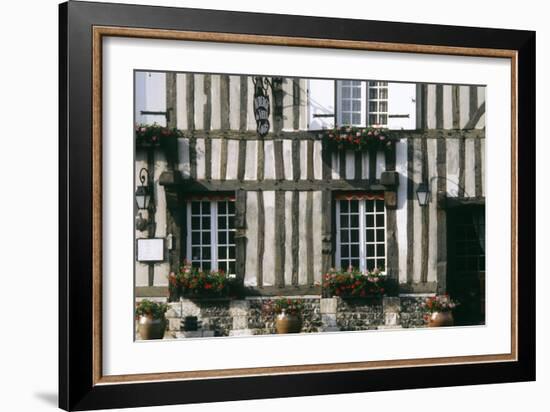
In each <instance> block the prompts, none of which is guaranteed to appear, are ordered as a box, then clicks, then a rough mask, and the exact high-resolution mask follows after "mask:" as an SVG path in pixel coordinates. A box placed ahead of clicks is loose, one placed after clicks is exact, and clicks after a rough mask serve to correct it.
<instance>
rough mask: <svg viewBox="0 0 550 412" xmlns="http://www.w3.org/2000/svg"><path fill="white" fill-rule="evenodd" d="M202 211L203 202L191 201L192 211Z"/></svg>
mask: <svg viewBox="0 0 550 412" xmlns="http://www.w3.org/2000/svg"><path fill="white" fill-rule="evenodd" d="M200 212H201V204H200V203H199V202H191V213H192V214H194V215H198V214H200Z"/></svg>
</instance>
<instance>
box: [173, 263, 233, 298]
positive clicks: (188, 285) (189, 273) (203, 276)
mask: <svg viewBox="0 0 550 412" xmlns="http://www.w3.org/2000/svg"><path fill="white" fill-rule="evenodd" d="M168 280H169V285H170V289H171V295H172V296H174V295H179V294H181V295H183V296H187V297H193V296H195V297H220V296H227V295H228V294H229V290H230V284H231V279H230V278H228V277H227V275H226V274H225V273H224V272H223V271H221V270H220V271H203V270H202V269H200V268H196V267H193V266H191V263H189V262H188V261H185V263H184V265H183V266H182V267H181V268H180V270H179V272H178V273H171V274H170V275H169V277H168Z"/></svg>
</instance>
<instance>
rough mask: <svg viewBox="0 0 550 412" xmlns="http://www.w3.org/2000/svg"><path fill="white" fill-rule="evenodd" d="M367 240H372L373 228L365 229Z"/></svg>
mask: <svg viewBox="0 0 550 412" xmlns="http://www.w3.org/2000/svg"><path fill="white" fill-rule="evenodd" d="M367 242H374V230H367Z"/></svg>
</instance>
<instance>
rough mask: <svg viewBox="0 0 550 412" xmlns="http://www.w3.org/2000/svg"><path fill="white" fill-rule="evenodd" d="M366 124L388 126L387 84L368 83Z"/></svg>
mask: <svg viewBox="0 0 550 412" xmlns="http://www.w3.org/2000/svg"><path fill="white" fill-rule="evenodd" d="M368 101H369V105H368V124H369V126H374V127H387V126H388V82H376V81H369V82H368Z"/></svg>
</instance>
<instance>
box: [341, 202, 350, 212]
mask: <svg viewBox="0 0 550 412" xmlns="http://www.w3.org/2000/svg"><path fill="white" fill-rule="evenodd" d="M348 204H349V202H348V201H347V200H340V212H342V213H347V212H348Z"/></svg>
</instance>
